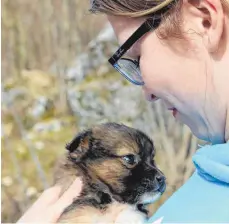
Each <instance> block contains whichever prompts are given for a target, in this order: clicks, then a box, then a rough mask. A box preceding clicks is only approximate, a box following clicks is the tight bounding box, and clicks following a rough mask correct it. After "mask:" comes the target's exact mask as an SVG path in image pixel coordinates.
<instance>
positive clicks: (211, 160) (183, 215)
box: [148, 143, 229, 223]
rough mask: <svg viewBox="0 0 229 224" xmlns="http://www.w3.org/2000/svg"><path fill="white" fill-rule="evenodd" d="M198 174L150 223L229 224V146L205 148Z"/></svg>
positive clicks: (199, 157)
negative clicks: (160, 221)
mask: <svg viewBox="0 0 229 224" xmlns="http://www.w3.org/2000/svg"><path fill="white" fill-rule="evenodd" d="M193 162H194V165H195V167H196V171H195V172H194V174H193V175H192V176H191V177H190V178H189V180H188V181H187V182H186V183H185V184H184V185H183V186H182V187H181V188H180V189H179V190H177V191H176V192H175V193H174V194H173V195H172V196H171V197H170V198H169V199H168V200H167V201H166V202H165V203H164V204H163V205H162V206H161V207H160V208H159V209H158V211H157V212H156V213H155V214H154V216H153V217H151V218H150V219H149V221H148V222H149V223H152V222H153V221H155V220H157V219H159V218H161V217H163V220H162V223H168V222H170V223H172V222H173V223H191V222H192V223H197V222H198V223H213V222H214V223H226V222H227V223H229V143H226V144H221V145H220V144H219V145H213V146H204V147H203V148H201V149H199V150H198V151H197V152H196V154H195V155H194V156H193Z"/></svg>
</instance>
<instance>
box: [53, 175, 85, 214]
mask: <svg viewBox="0 0 229 224" xmlns="http://www.w3.org/2000/svg"><path fill="white" fill-rule="evenodd" d="M81 189H82V181H81V180H80V179H79V178H77V179H76V180H75V181H74V182H73V183H72V185H71V186H70V187H69V188H68V189H67V190H66V191H65V192H64V193H63V195H62V196H61V197H60V198H59V200H58V201H57V202H56V205H55V206H56V207H57V208H58V210H61V211H63V210H64V209H65V208H67V207H68V206H69V205H70V204H71V203H72V202H73V200H74V198H76V197H78V196H79V195H80V192H81Z"/></svg>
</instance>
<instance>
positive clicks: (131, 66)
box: [114, 58, 144, 85]
mask: <svg viewBox="0 0 229 224" xmlns="http://www.w3.org/2000/svg"><path fill="white" fill-rule="evenodd" d="M114 67H115V68H116V69H117V70H118V71H119V72H120V73H121V74H122V75H123V76H124V77H125V78H126V79H128V80H129V81H130V82H132V83H134V84H136V85H144V82H143V80H142V76H141V72H140V69H139V66H138V63H137V62H134V61H133V60H131V59H127V58H120V59H119V60H118V61H117V63H116V64H115V65H114Z"/></svg>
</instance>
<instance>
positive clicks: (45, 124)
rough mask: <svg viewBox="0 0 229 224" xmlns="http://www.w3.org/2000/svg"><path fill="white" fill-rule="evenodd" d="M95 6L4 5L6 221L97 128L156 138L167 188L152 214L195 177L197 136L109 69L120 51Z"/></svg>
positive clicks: (18, 1)
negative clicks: (82, 136)
mask: <svg viewBox="0 0 229 224" xmlns="http://www.w3.org/2000/svg"><path fill="white" fill-rule="evenodd" d="M88 4H89V0H88V1H86V0H67V1H66V0H65V1H63V0H2V52H1V53H2V179H1V181H2V182H1V183H2V222H15V221H16V220H17V219H18V218H19V217H20V215H21V214H22V213H23V212H24V211H25V210H26V208H28V206H29V205H31V203H32V202H33V201H34V200H35V199H36V198H37V197H38V196H39V194H40V193H41V192H42V190H44V189H45V188H47V187H48V186H51V185H52V174H53V166H54V164H55V161H56V160H57V159H58V158H59V157H60V156H61V155H62V154H63V153H64V151H65V144H66V143H67V142H69V141H70V140H71V139H72V138H73V136H75V135H76V134H77V132H78V131H80V130H83V129H85V128H87V127H91V126H92V125H93V124H97V123H102V122H107V121H114V122H119V123H124V124H126V125H128V126H132V127H135V128H138V129H140V130H142V131H144V132H146V133H147V134H148V135H149V136H150V137H152V138H153V139H154V143H155V146H156V149H157V162H158V164H159V167H160V168H161V170H163V172H164V173H165V174H166V177H167V185H168V187H167V191H166V193H165V194H164V196H163V197H162V199H161V200H160V201H158V202H157V203H156V204H155V205H153V206H152V207H151V211H152V213H153V211H155V209H156V208H157V207H158V206H159V205H160V204H161V203H162V202H163V201H164V200H165V199H166V198H167V197H168V196H169V195H171V193H172V192H173V191H174V190H175V189H176V188H177V187H179V186H181V185H182V184H183V183H184V181H185V180H186V179H187V178H188V177H189V176H190V175H191V173H192V172H193V166H192V161H191V155H192V154H193V152H194V151H195V150H196V148H197V140H196V138H194V137H193V136H192V135H191V133H190V131H189V129H188V128H187V127H185V126H183V125H181V124H179V123H177V122H175V120H174V118H173V116H172V115H171V114H170V113H168V111H166V110H165V108H164V106H163V105H162V104H161V103H160V102H156V103H154V104H150V103H147V102H146V101H145V100H144V96H143V94H142V92H141V88H140V87H137V86H133V85H131V84H129V83H127V81H126V80H124V78H122V77H121V76H120V75H119V74H117V73H116V72H115V71H114V70H113V69H112V68H111V67H110V66H109V65H108V63H107V59H108V57H109V56H110V55H112V53H113V52H114V51H115V50H116V49H117V46H118V45H117V42H116V39H115V37H114V34H113V31H112V29H111V27H110V26H109V25H108V24H107V21H106V18H105V17H104V16H102V15H91V14H90V12H88V8H89V5H88Z"/></svg>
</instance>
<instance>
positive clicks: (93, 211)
mask: <svg viewBox="0 0 229 224" xmlns="http://www.w3.org/2000/svg"><path fill="white" fill-rule="evenodd" d="M66 148H67V154H66V156H65V157H64V158H63V160H62V161H61V162H60V164H58V166H57V169H56V172H55V183H56V184H59V185H61V186H62V188H63V191H65V190H66V189H67V188H68V187H69V186H70V185H71V183H72V182H73V181H74V180H75V178H76V177H80V178H81V179H82V181H83V189H82V192H81V195H80V196H79V197H78V198H76V199H75V200H74V201H73V203H72V204H71V205H70V206H69V207H68V208H67V209H66V210H65V211H64V213H63V214H62V216H61V217H60V219H59V222H62V223H63V222H65V223H66V222H67V223H130V222H132V223H143V222H144V220H145V219H146V217H147V210H146V209H145V208H144V206H145V205H147V204H150V203H152V202H154V201H155V200H156V199H157V198H159V197H160V196H161V194H162V193H163V192H164V190H165V177H164V175H163V173H162V172H161V171H160V170H159V169H158V168H157V167H156V165H155V162H154V155H155V149H154V146H153V142H152V141H151V140H150V139H149V138H148V137H147V136H146V135H145V134H144V133H142V132H140V131H138V130H136V129H133V128H130V127H127V126H125V125H120V124H116V123H106V124H102V125H97V126H95V127H93V128H92V129H90V130H87V131H85V132H82V133H80V134H79V135H78V136H76V137H75V138H74V139H73V140H72V142H70V143H69V144H67V146H66Z"/></svg>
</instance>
